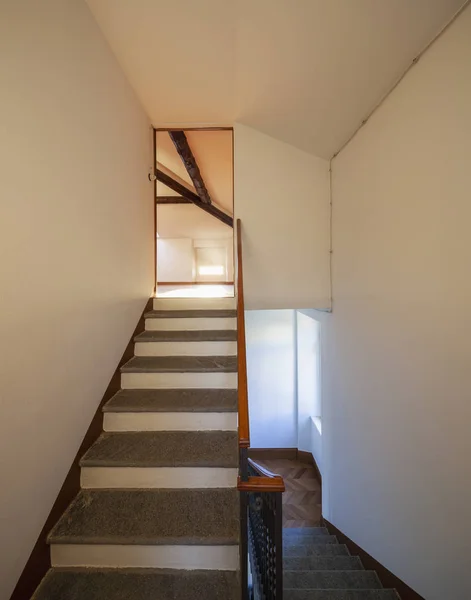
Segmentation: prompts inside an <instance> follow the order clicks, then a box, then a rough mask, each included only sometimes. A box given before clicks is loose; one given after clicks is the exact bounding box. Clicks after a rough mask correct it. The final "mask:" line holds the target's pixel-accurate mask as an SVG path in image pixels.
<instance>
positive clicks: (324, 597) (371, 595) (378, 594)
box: [283, 588, 400, 600]
mask: <svg viewBox="0 0 471 600" xmlns="http://www.w3.org/2000/svg"><path fill="white" fill-rule="evenodd" d="M283 599H284V600H400V598H399V596H398V595H397V592H396V591H395V590H371V589H365V590H332V589H330V590H329V589H327V590H292V589H287V588H285V589H284V591H283Z"/></svg>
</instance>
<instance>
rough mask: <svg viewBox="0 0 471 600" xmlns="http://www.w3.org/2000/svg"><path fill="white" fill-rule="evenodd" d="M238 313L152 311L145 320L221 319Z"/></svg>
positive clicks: (201, 310)
mask: <svg viewBox="0 0 471 600" xmlns="http://www.w3.org/2000/svg"><path fill="white" fill-rule="evenodd" d="M236 316H237V311H236V310H233V309H216V310H214V309H209V310H205V309H199V310H189V309H185V310H151V311H149V312H147V313H145V315H144V318H145V319H193V318H198V319H221V318H233V317H236Z"/></svg>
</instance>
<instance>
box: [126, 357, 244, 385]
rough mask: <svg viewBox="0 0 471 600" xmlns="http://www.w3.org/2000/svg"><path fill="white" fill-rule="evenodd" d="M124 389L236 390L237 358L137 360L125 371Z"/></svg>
mask: <svg viewBox="0 0 471 600" xmlns="http://www.w3.org/2000/svg"><path fill="white" fill-rule="evenodd" d="M121 387H122V388H123V389H175V388H178V389H194V388H203V389H208V388H210V389H214V388H216V389H221V388H224V389H236V388H237V357H235V356H137V357H134V358H132V359H131V360H130V361H128V362H127V363H126V364H125V365H123V367H121Z"/></svg>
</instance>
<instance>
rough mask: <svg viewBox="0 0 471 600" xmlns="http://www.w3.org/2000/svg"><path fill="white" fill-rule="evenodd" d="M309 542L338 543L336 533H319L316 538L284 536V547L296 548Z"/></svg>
mask: <svg viewBox="0 0 471 600" xmlns="http://www.w3.org/2000/svg"><path fill="white" fill-rule="evenodd" d="M309 544H338V540H337V538H336V537H335V535H318V536H317V537H316V538H315V539H310V540H309V539H306V538H290V537H288V538H286V537H284V538H283V548H296V547H297V546H308V545H309Z"/></svg>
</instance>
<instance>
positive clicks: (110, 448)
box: [33, 298, 241, 600]
mask: <svg viewBox="0 0 471 600" xmlns="http://www.w3.org/2000/svg"><path fill="white" fill-rule="evenodd" d="M234 307H235V301H234V299H233V298H223V299H171V300H170V299H155V300H154V310H153V311H151V312H150V313H148V314H146V315H145V323H146V326H145V329H146V330H145V331H144V332H143V333H141V334H140V335H138V336H137V337H136V339H135V356H134V358H132V359H131V360H130V361H129V362H128V363H127V364H125V365H124V367H123V368H122V370H121V371H122V373H121V388H122V389H121V390H120V391H119V392H118V393H117V394H116V395H115V396H114V397H113V398H112V399H111V400H110V401H109V402H108V403H107V404H106V405H105V407H104V431H103V433H102V435H101V436H100V438H99V439H98V440H97V441H96V443H95V444H94V445H93V446H92V447H91V448H90V449H89V450H88V452H87V453H86V454H85V455H84V456H83V458H82V460H81V463H80V466H81V488H82V489H81V491H80V492H79V494H78V496H77V497H76V498H75V499H74V500H73V502H72V503H71V504H70V506H69V507H68V509H67V510H66V512H65V513H64V515H63V516H62V518H61V519H60V520H59V522H58V523H57V524H56V526H55V527H54V528H53V530H52V531H51V533H50V535H49V538H48V542H49V544H50V551H51V562H52V568H51V569H50V571H49V572H48V573H47V575H46V577H45V578H44V579H43V581H42V583H41V584H40V586H39V588H38V589H37V591H36V593H35V594H34V596H33V598H34V600H99V599H100V600H103V599H104V598H106V600H118V599H119V600H124V599H126V600H133V599H135V600H169V599H172V600H187V599H188V600H216V599H218V600H222V599H224V600H236V599H237V600H240V596H241V589H240V573H239V564H240V562H239V529H240V515H239V496H238V492H237V489H236V486H237V472H238V471H237V469H238V437H237V359H236V353H237V345H236V339H237V331H236V311H235V310H234Z"/></svg>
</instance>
